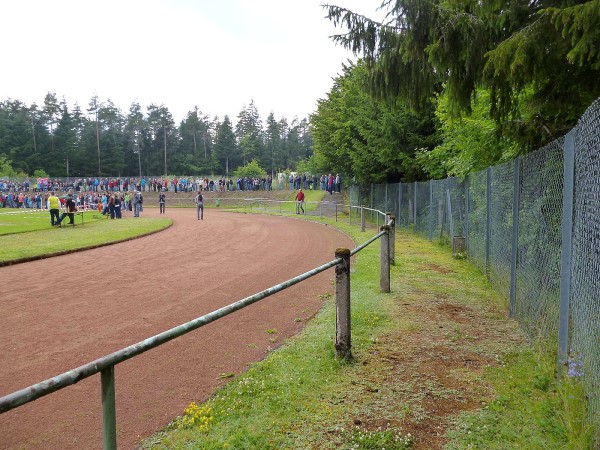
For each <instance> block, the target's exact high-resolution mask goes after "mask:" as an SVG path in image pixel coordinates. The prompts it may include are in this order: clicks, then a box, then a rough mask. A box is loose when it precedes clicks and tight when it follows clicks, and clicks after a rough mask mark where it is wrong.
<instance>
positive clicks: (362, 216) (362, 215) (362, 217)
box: [360, 205, 365, 233]
mask: <svg viewBox="0 0 600 450" xmlns="http://www.w3.org/2000/svg"><path fill="white" fill-rule="evenodd" d="M360 231H362V232H363V233H364V231H365V209H364V208H363V206H362V205H360Z"/></svg>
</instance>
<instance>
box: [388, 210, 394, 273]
mask: <svg viewBox="0 0 600 450" xmlns="http://www.w3.org/2000/svg"><path fill="white" fill-rule="evenodd" d="M388 224H389V226H390V264H391V265H392V266H395V265H396V217H394V215H393V214H390V213H388Z"/></svg>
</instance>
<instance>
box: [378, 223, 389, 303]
mask: <svg viewBox="0 0 600 450" xmlns="http://www.w3.org/2000/svg"><path fill="white" fill-rule="evenodd" d="M380 230H381V231H385V233H384V234H383V235H382V236H381V245H380V250H379V288H380V290H381V292H390V227H389V226H388V225H382V226H381V228H380Z"/></svg>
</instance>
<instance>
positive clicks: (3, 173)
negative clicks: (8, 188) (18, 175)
mask: <svg viewBox="0 0 600 450" xmlns="http://www.w3.org/2000/svg"><path fill="white" fill-rule="evenodd" d="M14 175H15V170H14V169H13V167H12V161H11V160H9V159H7V158H6V156H2V155H0V177H13V176H14Z"/></svg>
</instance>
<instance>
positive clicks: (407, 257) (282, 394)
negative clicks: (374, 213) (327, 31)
mask: <svg viewBox="0 0 600 450" xmlns="http://www.w3.org/2000/svg"><path fill="white" fill-rule="evenodd" d="M320 221H322V222H326V223H328V224H329V225H333V226H336V227H338V228H340V229H341V230H342V231H344V232H346V233H347V234H349V235H350V236H351V237H353V238H354V239H355V241H356V242H358V243H360V242H363V241H364V240H366V239H367V238H368V237H370V236H371V235H372V234H371V233H362V234H361V233H360V232H359V231H358V229H357V228H356V227H353V226H349V225H348V224H345V223H342V222H337V223H333V222H330V221H327V220H325V219H321V220H320ZM448 253H449V252H448V250H447V249H446V248H442V247H439V246H436V245H434V244H431V243H429V242H427V241H425V240H422V239H420V238H416V237H414V236H410V235H406V234H402V233H398V234H397V243H396V266H394V267H393V268H392V294H380V293H379V286H378V280H379V256H378V254H379V244H378V243H375V244H373V245H371V246H369V247H367V249H365V250H364V251H363V252H361V253H360V254H359V256H358V258H357V259H356V261H355V262H353V265H352V344H353V355H354V359H353V360H352V361H351V362H344V361H339V360H337V359H336V358H335V357H334V353H333V336H334V334H335V325H334V324H335V310H334V300H333V298H332V292H333V287H332V292H329V293H324V294H323V298H324V299H326V302H325V306H324V308H323V309H322V311H321V312H320V313H319V314H318V315H317V316H316V317H315V318H314V319H313V320H312V321H311V322H310V323H309V324H308V325H307V327H306V328H305V329H304V331H303V332H302V333H301V334H300V335H298V336H297V337H295V338H293V339H290V340H289V341H288V342H286V343H285V344H284V345H283V346H282V347H280V348H279V349H277V350H275V351H273V352H272V353H271V354H269V355H268V356H267V357H266V359H265V360H263V361H261V362H258V363H256V364H253V365H252V366H251V368H250V369H249V370H248V371H247V372H245V373H243V374H241V375H240V376H239V377H237V378H236V379H234V380H232V381H231V383H229V384H228V385H227V386H226V387H225V388H223V389H221V390H219V391H218V392H217V393H216V394H215V395H214V396H213V397H211V398H210V399H209V400H208V401H206V402H205V403H202V404H198V405H197V404H192V405H190V406H189V408H187V409H186V411H184V412H183V415H182V416H181V417H179V418H177V419H176V420H174V421H173V422H172V423H171V424H170V425H169V426H168V427H167V428H166V429H165V430H164V431H162V432H160V433H158V434H157V435H155V436H153V437H151V438H149V439H148V440H146V441H145V442H144V443H143V446H142V447H143V448H146V449H148V448H169V449H178V448H202V449H217V448H218V449H223V448H232V449H313V448H319V449H329V448H331V449H333V448H348V449H350V448H357V449H376V448H377V449H380V448H385V449H408V448H414V449H435V448H452V449H463V448H464V449H466V448H480V449H492V448H493V449H501V448H502V449H512V448H527V449H560V448H587V447H586V446H585V445H588V444H582V445H583V446H576V445H577V444H573V443H572V442H570V441H569V433H568V430H567V427H565V422H564V421H561V419H560V418H561V414H562V412H563V409H564V408H563V403H562V402H561V400H560V394H559V392H558V389H557V386H556V383H555V382H554V378H553V370H554V363H553V361H552V360H550V359H544V358H542V357H540V356H539V354H538V353H537V352H536V351H535V350H533V349H532V348H531V347H530V346H528V345H527V344H526V343H525V341H524V339H523V338H522V335H521V333H520V331H519V329H518V326H517V325H516V324H515V323H514V322H513V321H511V320H509V319H508V318H507V314H506V309H505V306H506V305H505V303H504V301H503V299H501V298H500V297H499V296H498V294H496V293H495V292H494V291H493V289H492V288H491V286H490V285H489V284H488V283H487V282H486V280H485V279H484V277H483V276H482V275H481V274H479V273H478V272H477V270H476V269H474V268H473V267H472V266H471V265H470V264H469V263H468V262H467V261H463V260H456V259H453V258H452V257H451V256H450V255H449V254H448ZM590 448H591V447H590Z"/></svg>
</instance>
